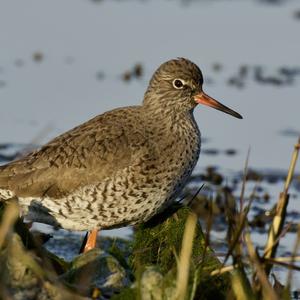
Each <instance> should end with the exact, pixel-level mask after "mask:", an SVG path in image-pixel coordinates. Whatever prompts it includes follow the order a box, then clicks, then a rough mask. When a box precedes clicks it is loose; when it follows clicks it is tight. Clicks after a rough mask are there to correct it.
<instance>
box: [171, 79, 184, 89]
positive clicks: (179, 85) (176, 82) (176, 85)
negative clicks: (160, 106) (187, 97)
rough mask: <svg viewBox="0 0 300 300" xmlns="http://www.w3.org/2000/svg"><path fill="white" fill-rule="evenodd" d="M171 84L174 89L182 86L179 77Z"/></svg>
mask: <svg viewBox="0 0 300 300" xmlns="http://www.w3.org/2000/svg"><path fill="white" fill-rule="evenodd" d="M173 86H174V88H175V89H182V88H183V86H184V82H183V81H182V80H181V79H174V80H173Z"/></svg>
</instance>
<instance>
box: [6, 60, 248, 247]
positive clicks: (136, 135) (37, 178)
mask: <svg viewBox="0 0 300 300" xmlns="http://www.w3.org/2000/svg"><path fill="white" fill-rule="evenodd" d="M202 85H203V77H202V73H201V71H200V69H199V68H198V66H197V65H195V64H194V63H192V62H191V61H189V60H187V59H184V58H178V59H173V60H170V61H168V62H165V63H163V64H162V65H161V66H160V67H159V68H158V69H157V70H156V72H155V73H154V75H153V76H152V78H151V80H150V83H149V86H148V88H147V90H146V93H145V95H144V100H143V103H142V105H139V106H130V107H124V108H117V109H114V110H112V111H109V112H106V113H104V114H102V115H98V116H96V117H95V118H93V119H91V120H89V121H87V122H86V123H83V124H82V125H80V126H78V127H75V128H74V129H72V130H70V131H67V132H66V133H64V134H62V135H60V136H58V137H56V138H55V139H53V140H52V141H50V142H49V143H48V144H46V145H45V146H43V147H41V148H40V149H39V150H37V151H35V152H32V153H30V154H28V155H27V156H25V157H23V158H21V159H19V160H16V161H13V162H11V163H9V164H7V165H4V166H1V167H0V198H1V199H2V201H9V199H12V198H17V199H18V202H19V205H20V208H21V211H22V214H23V215H24V216H25V217H26V219H28V220H31V221H33V222H41V223H46V224H50V225H55V226H59V227H62V228H65V229H68V230H85V231H90V235H89V238H88V241H87V244H86V247H85V251H86V250H88V249H90V248H93V247H94V246H95V242H96V235H97V231H98V230H100V229H107V228H114V227H121V226H125V225H134V224H138V223H142V222H145V221H147V220H149V219H150V218H151V217H152V216H153V215H155V214H157V213H158V212H161V211H162V210H163V209H165V208H166V207H168V205H169V204H170V203H171V202H172V201H174V200H175V199H176V196H177V195H178V193H179V192H180V191H181V190H182V188H183V187H184V185H185V183H186V181H187V179H188V177H189V176H190V174H191V172H192V170H193V168H194V167H195V165H196V162H197V160H198V157H199V153H200V131H199V129H198V126H197V124H196V122H195V119H194V116H193V111H194V108H195V107H196V105H197V104H199V103H200V104H204V105H208V106H211V107H213V108H216V109H218V110H221V111H223V112H225V113H228V114H230V115H232V116H234V117H236V118H239V119H241V118H242V116H241V115H240V114H238V113H237V112H235V111H233V110H231V109H230V108H228V107H226V106H224V105H223V104H221V103H219V102H217V101H216V100H214V99H213V98H211V97H209V96H208V95H206V94H205V93H204V92H203V89H202Z"/></svg>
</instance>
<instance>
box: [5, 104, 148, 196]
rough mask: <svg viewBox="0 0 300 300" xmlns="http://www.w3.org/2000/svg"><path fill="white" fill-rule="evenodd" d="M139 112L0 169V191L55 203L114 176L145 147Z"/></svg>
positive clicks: (97, 122) (86, 127)
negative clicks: (50, 199)
mask: <svg viewBox="0 0 300 300" xmlns="http://www.w3.org/2000/svg"><path fill="white" fill-rule="evenodd" d="M137 111H138V107H131V108H127V109H126V110H124V109H119V110H114V111H111V112H108V113H105V114H103V115H100V116H97V117H95V118H94V119H91V120H90V121H88V122H86V123H84V124H82V125H81V126H78V127H75V128H74V129H72V130H70V131H68V132H66V133H64V134H62V135H61V136H59V137H57V138H55V139H54V140H52V141H50V142H49V143H48V144H46V145H45V146H43V147H42V148H41V149H40V150H38V151H35V152H33V153H31V154H29V155H27V156H26V157H24V158H22V159H20V160H17V161H14V162H12V163H10V164H7V165H5V166H2V167H0V188H5V189H9V190H12V191H13V192H14V193H15V194H16V195H17V196H23V197H25V196H36V197H38V196H42V195H48V196H52V197H55V198H60V197H61V196H63V195H65V194H68V193H69V192H70V191H72V190H74V189H76V188H78V187H80V186H83V185H86V184H90V183H93V182H100V181H101V180H103V179H104V178H107V177H110V176H112V175H113V174H114V173H115V172H116V171H117V170H120V169H123V168H125V167H127V166H129V165H130V163H131V161H132V156H133V155H134V154H133V153H134V151H132V150H133V146H134V143H136V141H138V144H145V140H146V139H145V136H144V132H143V126H142V125H141V122H140V121H139V114H138V112H137Z"/></svg>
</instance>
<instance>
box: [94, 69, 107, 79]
mask: <svg viewBox="0 0 300 300" xmlns="http://www.w3.org/2000/svg"><path fill="white" fill-rule="evenodd" d="M96 78H97V79H98V80H104V79H105V73H104V72H103V71H98V72H97V73H96Z"/></svg>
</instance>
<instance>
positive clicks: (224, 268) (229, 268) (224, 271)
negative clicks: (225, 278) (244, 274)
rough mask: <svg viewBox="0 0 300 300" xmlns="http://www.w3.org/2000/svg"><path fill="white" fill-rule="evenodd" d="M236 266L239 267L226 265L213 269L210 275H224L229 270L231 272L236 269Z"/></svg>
mask: <svg viewBox="0 0 300 300" xmlns="http://www.w3.org/2000/svg"><path fill="white" fill-rule="evenodd" d="M236 267H237V265H230V266H224V267H223V268H221V269H216V270H213V271H212V272H211V273H210V276H218V275H222V274H224V273H227V272H230V271H232V270H234V269H235V268H236Z"/></svg>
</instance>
